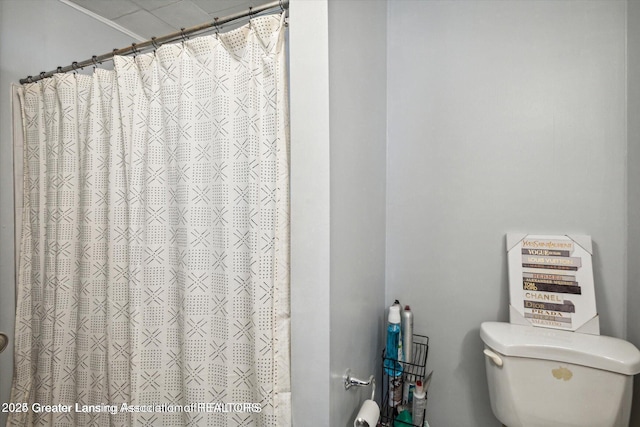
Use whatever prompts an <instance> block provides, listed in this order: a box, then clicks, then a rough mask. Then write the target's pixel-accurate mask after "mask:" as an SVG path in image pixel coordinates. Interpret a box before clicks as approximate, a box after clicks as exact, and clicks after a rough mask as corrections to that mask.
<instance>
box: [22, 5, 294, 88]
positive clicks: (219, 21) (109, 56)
mask: <svg viewBox="0 0 640 427" xmlns="http://www.w3.org/2000/svg"><path fill="white" fill-rule="evenodd" d="M275 8H280V9H281V10H282V11H284V10H286V9H288V8H289V0H275V1H271V2H269V3H265V4H263V5H260V6H256V7H250V8H249V9H248V10H246V11H244V12H238V13H234V14H233V15H228V16H225V17H222V18H217V17H216V18H214V20H213V21H211V22H207V23H205V24H200V25H196V26H194V27H189V28H182V29H181V30H180V31H177V32H175V33H171V34H167V35H166V36H162V37H151V39H150V40H147V41H144V42H140V43H131V46H127V47H123V48H121V49H113V51H111V52H109V53H105V54H103V55H94V56H93V57H91V59H87V60H84V61H81V62H74V63H73V64H71V65H67V66H66V67H58V68H57V69H55V70H52V71H47V72H44V71H43V72H41V73H40V74H38V75H37V76H29V77H27V78H24V79H20V83H21V84H25V83H33V82H37V81H38V80H42V79H44V78H47V77H51V76H53V75H54V74H56V73H66V72H69V71H75V70H77V69H79V68H84V67H88V66H89V65H94V66H95V65H98V64H101V63H103V62H104V61H109V60H113V57H114V56H116V55H127V54H130V53H136V54H137V53H140V52H141V51H142V50H144V49H148V48H150V47H152V48H154V49H157V48H158V47H160V46H161V45H163V44H166V43H170V42H174V41H177V40H184V39H185V38H186V37H187V36H188V35H190V34H194V33H197V32H200V31H204V30H207V29H209V28H212V27H215V28H218V27H220V26H221V25H223V24H226V23H228V22H231V21H236V20H238V19H241V18H245V17H247V16H254V15H257V14H259V13H262V12H265V11H267V10H269V9H275Z"/></svg>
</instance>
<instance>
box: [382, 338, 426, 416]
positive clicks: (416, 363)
mask: <svg viewBox="0 0 640 427" xmlns="http://www.w3.org/2000/svg"><path fill="white" fill-rule="evenodd" d="M428 354H429V337H427V336H424V335H416V334H414V335H413V357H412V359H411V360H412V362H411V363H407V362H401V366H402V372H397V371H394V370H392V371H391V372H389V370H388V369H385V367H384V362H385V360H387V359H389V358H388V357H387V356H386V349H384V350H382V379H383V381H382V405H381V406H380V426H382V427H392V426H393V422H394V420H395V418H396V417H397V416H398V407H399V406H406V405H408V402H407V401H406V393H404V388H405V387H406V386H407V384H408V383H413V384H415V383H416V381H418V380H420V381H422V382H423V383H424V380H425V376H426V371H427V356H428ZM390 374H391V375H390ZM396 377H401V378H402V385H401V386H400V387H399V388H400V390H401V391H400V390H398V389H395V390H392V388H391V387H390V386H389V385H390V381H391V379H392V378H396ZM393 391H395V392H400V393H402V399H401V402H400V403H399V404H397V405H393V404H392V402H390V399H392V397H393V396H392V395H391V394H392V392H393ZM426 397H427V396H425V398H426ZM396 400H397V399H396ZM407 408H408V409H411V408H410V407H407ZM425 412H426V409H425ZM423 418H424V417H423ZM396 422H397V423H398V424H399V425H402V426H406V427H410V426H414V427H422V426H418V425H416V424H409V423H407V422H403V421H400V420H396Z"/></svg>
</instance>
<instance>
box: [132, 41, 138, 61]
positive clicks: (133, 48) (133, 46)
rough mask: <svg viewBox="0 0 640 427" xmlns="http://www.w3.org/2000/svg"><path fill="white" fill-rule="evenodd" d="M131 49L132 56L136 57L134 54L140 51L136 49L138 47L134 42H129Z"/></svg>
mask: <svg viewBox="0 0 640 427" xmlns="http://www.w3.org/2000/svg"><path fill="white" fill-rule="evenodd" d="M131 51H132V52H133V57H134V58H135V57H136V55H137V54H138V53H140V51H139V50H138V48H137V47H136V44H135V43H131Z"/></svg>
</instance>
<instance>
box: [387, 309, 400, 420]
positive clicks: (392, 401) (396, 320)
mask: <svg viewBox="0 0 640 427" xmlns="http://www.w3.org/2000/svg"><path fill="white" fill-rule="evenodd" d="M400 322H401V319H400V305H398V304H394V305H392V306H391V307H389V323H388V325H387V347H386V350H385V358H384V371H385V373H386V374H387V376H388V377H389V406H391V407H394V408H395V407H396V406H398V405H399V404H400V403H401V402H402V372H403V368H402V364H401V363H400V361H401V360H402V339H401V336H400Z"/></svg>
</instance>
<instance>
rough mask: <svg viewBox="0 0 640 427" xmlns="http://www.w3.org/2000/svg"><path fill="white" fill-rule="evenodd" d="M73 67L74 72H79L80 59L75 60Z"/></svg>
mask: <svg viewBox="0 0 640 427" xmlns="http://www.w3.org/2000/svg"><path fill="white" fill-rule="evenodd" d="M71 68H73V72H74V73H77V72H78V61H73V62H72V63H71Z"/></svg>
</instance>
